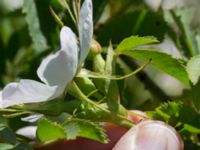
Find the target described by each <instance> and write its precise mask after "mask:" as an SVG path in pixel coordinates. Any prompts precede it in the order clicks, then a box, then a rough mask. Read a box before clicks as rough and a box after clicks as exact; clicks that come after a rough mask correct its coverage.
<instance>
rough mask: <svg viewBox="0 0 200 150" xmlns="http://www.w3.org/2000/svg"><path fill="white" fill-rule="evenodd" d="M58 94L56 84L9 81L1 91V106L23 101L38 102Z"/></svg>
mask: <svg viewBox="0 0 200 150" xmlns="http://www.w3.org/2000/svg"><path fill="white" fill-rule="evenodd" d="M58 95H60V91H59V90H58V87H57V86H54V87H50V86H48V85H45V84H42V83H40V82H37V81H34V80H20V82H19V83H15V82H13V83H10V84H8V85H7V86H6V87H5V88H4V89H3V93H2V107H8V106H12V105H16V104H23V103H38V102H44V101H47V100H51V99H53V98H55V97H57V96H58Z"/></svg>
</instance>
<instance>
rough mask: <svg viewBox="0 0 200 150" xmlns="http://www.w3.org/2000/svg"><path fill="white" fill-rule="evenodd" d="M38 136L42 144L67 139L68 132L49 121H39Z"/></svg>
mask: <svg viewBox="0 0 200 150" xmlns="http://www.w3.org/2000/svg"><path fill="white" fill-rule="evenodd" d="M36 134H37V138H38V139H39V140H40V141H42V142H48V141H55V140H59V139H64V138H66V132H65V130H64V129H63V127H62V126H60V125H59V124H57V123H55V122H52V121H50V120H47V119H42V120H41V121H39V123H38V128H37V131H36Z"/></svg>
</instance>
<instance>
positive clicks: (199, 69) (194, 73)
mask: <svg viewBox="0 0 200 150" xmlns="http://www.w3.org/2000/svg"><path fill="white" fill-rule="evenodd" d="M186 69H187V73H188V75H189V78H190V80H191V81H192V83H193V84H194V85H195V84H196V83H197V82H198V79H199V76H200V55H198V56H194V57H192V58H191V59H190V60H189V61H188V63H187V67H186Z"/></svg>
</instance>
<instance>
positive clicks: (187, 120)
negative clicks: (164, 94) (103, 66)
mask: <svg viewBox="0 0 200 150" xmlns="http://www.w3.org/2000/svg"><path fill="white" fill-rule="evenodd" d="M147 114H150V117H151V118H152V119H158V120H163V121H165V122H168V123H169V124H171V125H172V126H176V125H179V126H180V125H181V127H182V129H181V128H180V127H179V130H187V131H189V132H191V133H194V132H199V127H200V121H199V118H200V115H199V114H198V113H197V112H196V111H195V110H194V109H193V108H191V107H189V106H188V105H184V104H183V103H180V102H179V103H177V102H169V103H164V104H162V105H161V106H159V107H158V108H156V110H155V111H154V112H150V113H149V112H147Z"/></svg>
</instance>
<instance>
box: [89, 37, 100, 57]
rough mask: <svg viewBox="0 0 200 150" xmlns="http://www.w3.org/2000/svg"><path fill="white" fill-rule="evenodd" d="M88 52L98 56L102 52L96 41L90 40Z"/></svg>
mask: <svg viewBox="0 0 200 150" xmlns="http://www.w3.org/2000/svg"><path fill="white" fill-rule="evenodd" d="M90 50H91V52H92V53H93V54H99V53H101V51H102V48H101V45H100V44H99V43H98V42H97V41H96V40H94V39H93V40H92V42H91V45H90Z"/></svg>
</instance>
